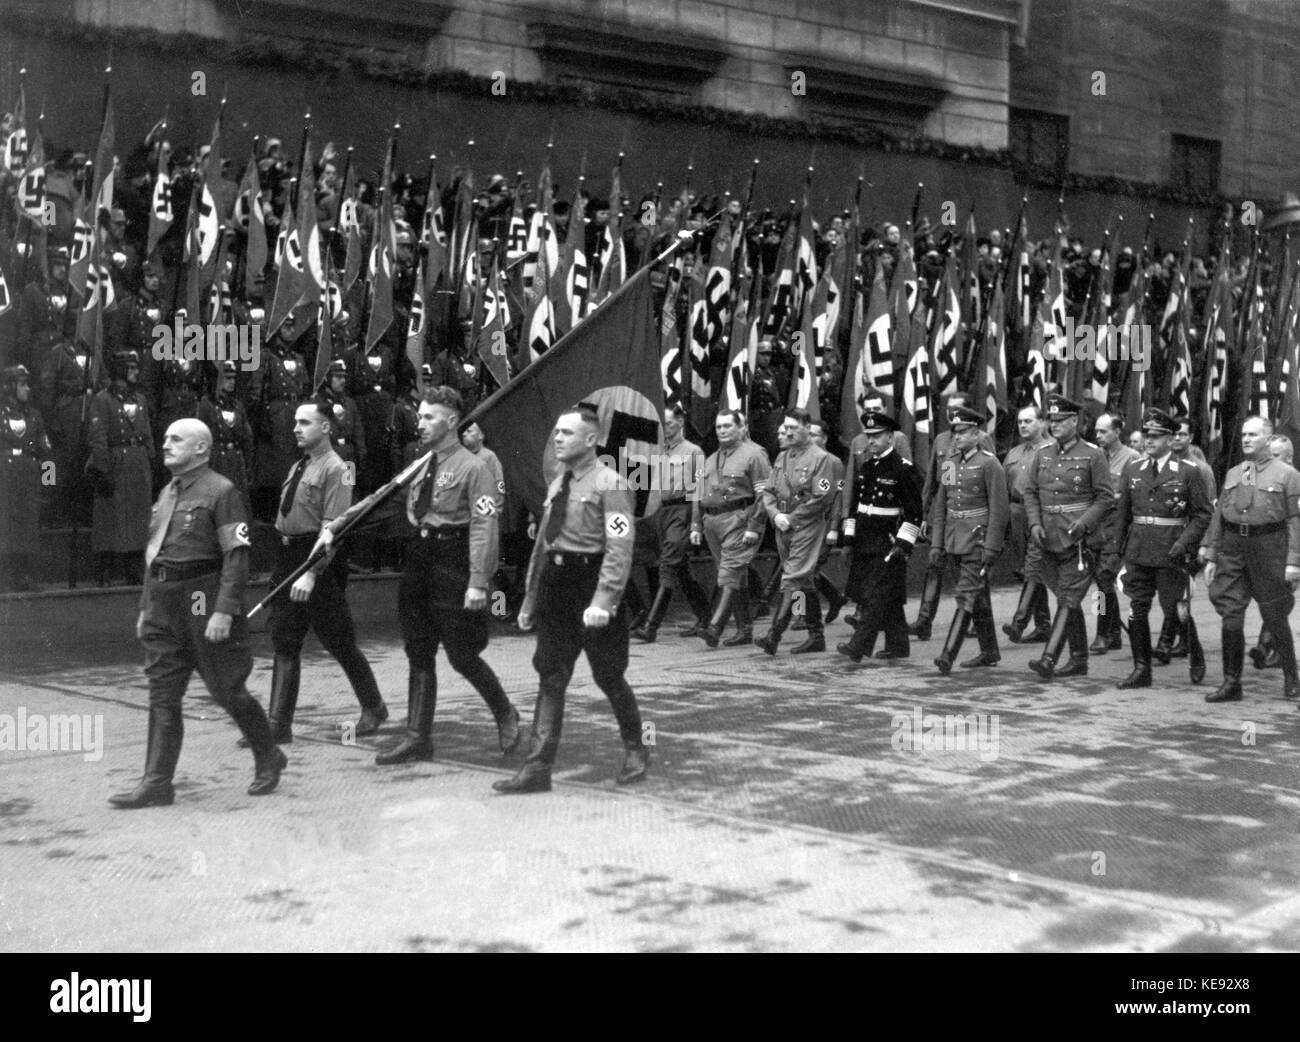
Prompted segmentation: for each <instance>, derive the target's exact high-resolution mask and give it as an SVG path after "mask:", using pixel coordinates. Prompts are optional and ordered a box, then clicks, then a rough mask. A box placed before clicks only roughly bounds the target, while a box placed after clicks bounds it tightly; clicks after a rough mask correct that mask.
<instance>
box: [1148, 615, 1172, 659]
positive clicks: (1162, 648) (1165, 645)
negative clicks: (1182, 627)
mask: <svg viewBox="0 0 1300 1042" xmlns="http://www.w3.org/2000/svg"><path fill="white" fill-rule="evenodd" d="M1177 628H1178V617H1177V616H1176V615H1166V616H1165V618H1164V620H1163V621H1162V622H1161V623H1160V639H1159V640H1157V641H1156V646H1155V647H1154V648H1152V649H1151V658H1152V659H1153V660H1154V661H1155V664H1156V665H1157V666H1167V665H1169V660H1170V658H1171V657H1172V656H1173V647H1174V630H1176V629H1177Z"/></svg>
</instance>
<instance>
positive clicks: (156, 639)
mask: <svg viewBox="0 0 1300 1042" xmlns="http://www.w3.org/2000/svg"><path fill="white" fill-rule="evenodd" d="M250 552H251V551H250V543H249V538H248V518H247V515H246V514H245V513H244V505H243V502H242V501H241V500H240V498H239V493H237V492H236V491H235V486H234V485H232V484H231V483H230V482H229V481H227V480H226V479H225V478H223V477H222V476H221V475H220V474H217V473H216V472H215V471H213V470H212V469H211V468H210V467H209V466H208V465H207V464H206V463H203V464H201V465H200V466H198V467H196V468H195V469H194V470H191V471H189V472H187V473H185V474H182V475H180V476H178V477H175V478H173V479H172V480H171V481H170V482H169V483H168V484H167V485H165V486H164V487H163V490H162V492H161V493H160V494H159V496H158V503H157V504H156V505H155V506H154V508H153V517H152V520H151V523H150V527H149V545H148V548H147V549H146V550H145V561H146V564H147V571H146V573H145V582H144V591H143V593H142V594H141V598H140V623H139V637H140V642H141V643H142V644H143V645H144V650H145V675H146V676H147V677H148V678H149V745H148V751H147V752H146V754H145V773H144V778H143V779H142V780H141V782H140V784H139V785H138V786H137V787H136V788H135V789H134V790H132V791H131V792H124V793H120V794H118V795H116V796H113V797H111V798H110V800H109V802H110V803H112V804H113V805H114V806H117V807H121V808H126V809H133V808H137V807H148V806H152V805H155V804H159V805H161V804H169V803H171V802H172V800H173V798H174V793H173V789H172V775H173V774H174V773H175V772H176V762H177V760H178V759H180V754H181V740H182V738H183V735H184V724H183V722H182V718H181V699H182V698H184V697H185V689H186V687H187V686H188V684H189V680H190V675H191V674H192V673H193V672H194V670H195V669H197V670H198V671H199V676H201V677H202V678H203V682H204V684H206V685H207V688H208V691H209V692H210V693H211V694H212V697H213V699H215V700H216V702H217V704H218V705H220V706H221V707H222V708H223V709H225V710H226V712H228V713H229V714H230V715H231V716H232V717H233V718H234V720H235V723H236V724H238V725H239V729H240V731H242V732H243V734H244V737H245V738H246V739H247V740H248V743H249V745H250V746H251V747H252V749H253V756H254V759H255V762H256V775H255V777H254V779H253V784H252V786H251V787H250V788H249V790H248V792H249V795H250V796H262V795H265V794H266V793H269V792H272V791H273V790H274V789H275V787H276V785H277V783H278V782H279V780H280V772H281V771H282V770H283V769H284V768H285V766H286V765H287V763H288V761H287V760H286V759H285V756H284V754H283V753H282V752H280V750H279V749H277V748H276V746H275V742H274V740H273V739H272V737H271V725H270V723H269V721H268V720H267V718H266V713H264V712H263V711H262V707H261V706H260V705H259V704H258V703H257V700H256V699H255V698H253V696H252V695H250V694H249V693H248V688H247V687H245V686H244V685H245V682H246V681H247V680H248V674H249V672H250V671H251V670H252V668H253V655H252V651H251V649H250V647H249V640H248V622H247V620H246V619H245V617H244V606H243V595H244V586H245V584H246V583H247V581H248V558H249V554H250ZM216 612H220V613H224V614H226V615H229V616H231V626H230V636H229V637H228V638H227V639H226V640H224V641H221V642H220V643H214V642H212V641H210V640H208V638H207V635H206V629H207V626H208V620H209V617H210V615H211V614H212V613H216Z"/></svg>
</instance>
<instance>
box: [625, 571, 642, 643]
mask: <svg viewBox="0 0 1300 1042" xmlns="http://www.w3.org/2000/svg"><path fill="white" fill-rule="evenodd" d="M623 603H624V604H625V605H626V606H627V617H628V618H629V619H630V620H631V621H630V622H629V623H628V629H630V630H635V629H640V628H641V625H642V624H643V623H644V622H645V619H646V611H647V609H646V603H645V598H644V597H642V596H641V587H639V586H638V585H637V584H636V580H635V579H633V578H632V577H631V576H628V580H627V586H626V587H625V588H624V589H623Z"/></svg>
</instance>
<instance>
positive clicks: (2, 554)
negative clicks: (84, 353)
mask: <svg viewBox="0 0 1300 1042" xmlns="http://www.w3.org/2000/svg"><path fill="white" fill-rule="evenodd" d="M31 392H32V388H31V383H30V375H29V374H28V372H27V367H26V366H25V365H15V366H8V367H6V368H5V370H4V372H3V374H2V375H0V590H5V589H15V590H32V589H35V588H36V585H37V583H36V572H37V565H38V563H39V561H40V552H41V540H40V529H39V526H38V522H39V521H40V512H41V495H40V493H41V465H42V463H44V461H46V460H48V459H51V458H52V457H53V455H54V450H53V448H51V446H50V439H49V438H47V437H46V436H45V424H44V423H43V421H42V420H41V414H40V412H39V411H38V410H37V409H36V407H35V406H33V405H31V404H30V402H29V399H30V398H31ZM57 476H58V475H57V472H56V474H55V477H56V478H57Z"/></svg>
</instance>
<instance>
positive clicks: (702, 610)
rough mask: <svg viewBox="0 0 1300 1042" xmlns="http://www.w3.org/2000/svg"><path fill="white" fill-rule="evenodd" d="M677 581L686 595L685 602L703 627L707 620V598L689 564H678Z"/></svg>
mask: <svg viewBox="0 0 1300 1042" xmlns="http://www.w3.org/2000/svg"><path fill="white" fill-rule="evenodd" d="M677 583H678V585H679V586H680V587H681V589H682V593H683V594H685V596H686V603H687V604H689V605H690V606H691V611H693V612H695V617H696V618H697V619H699V620H700V625H701V627H703V626H704V624H706V623H707V622H708V621H709V599H708V598H707V597H706V596H704V591H703V590H701V589H700V584H699V583H697V582H696V581H695V576H693V575H692V574H691V566H690V565H689V564H681V565H678V567H677Z"/></svg>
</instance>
